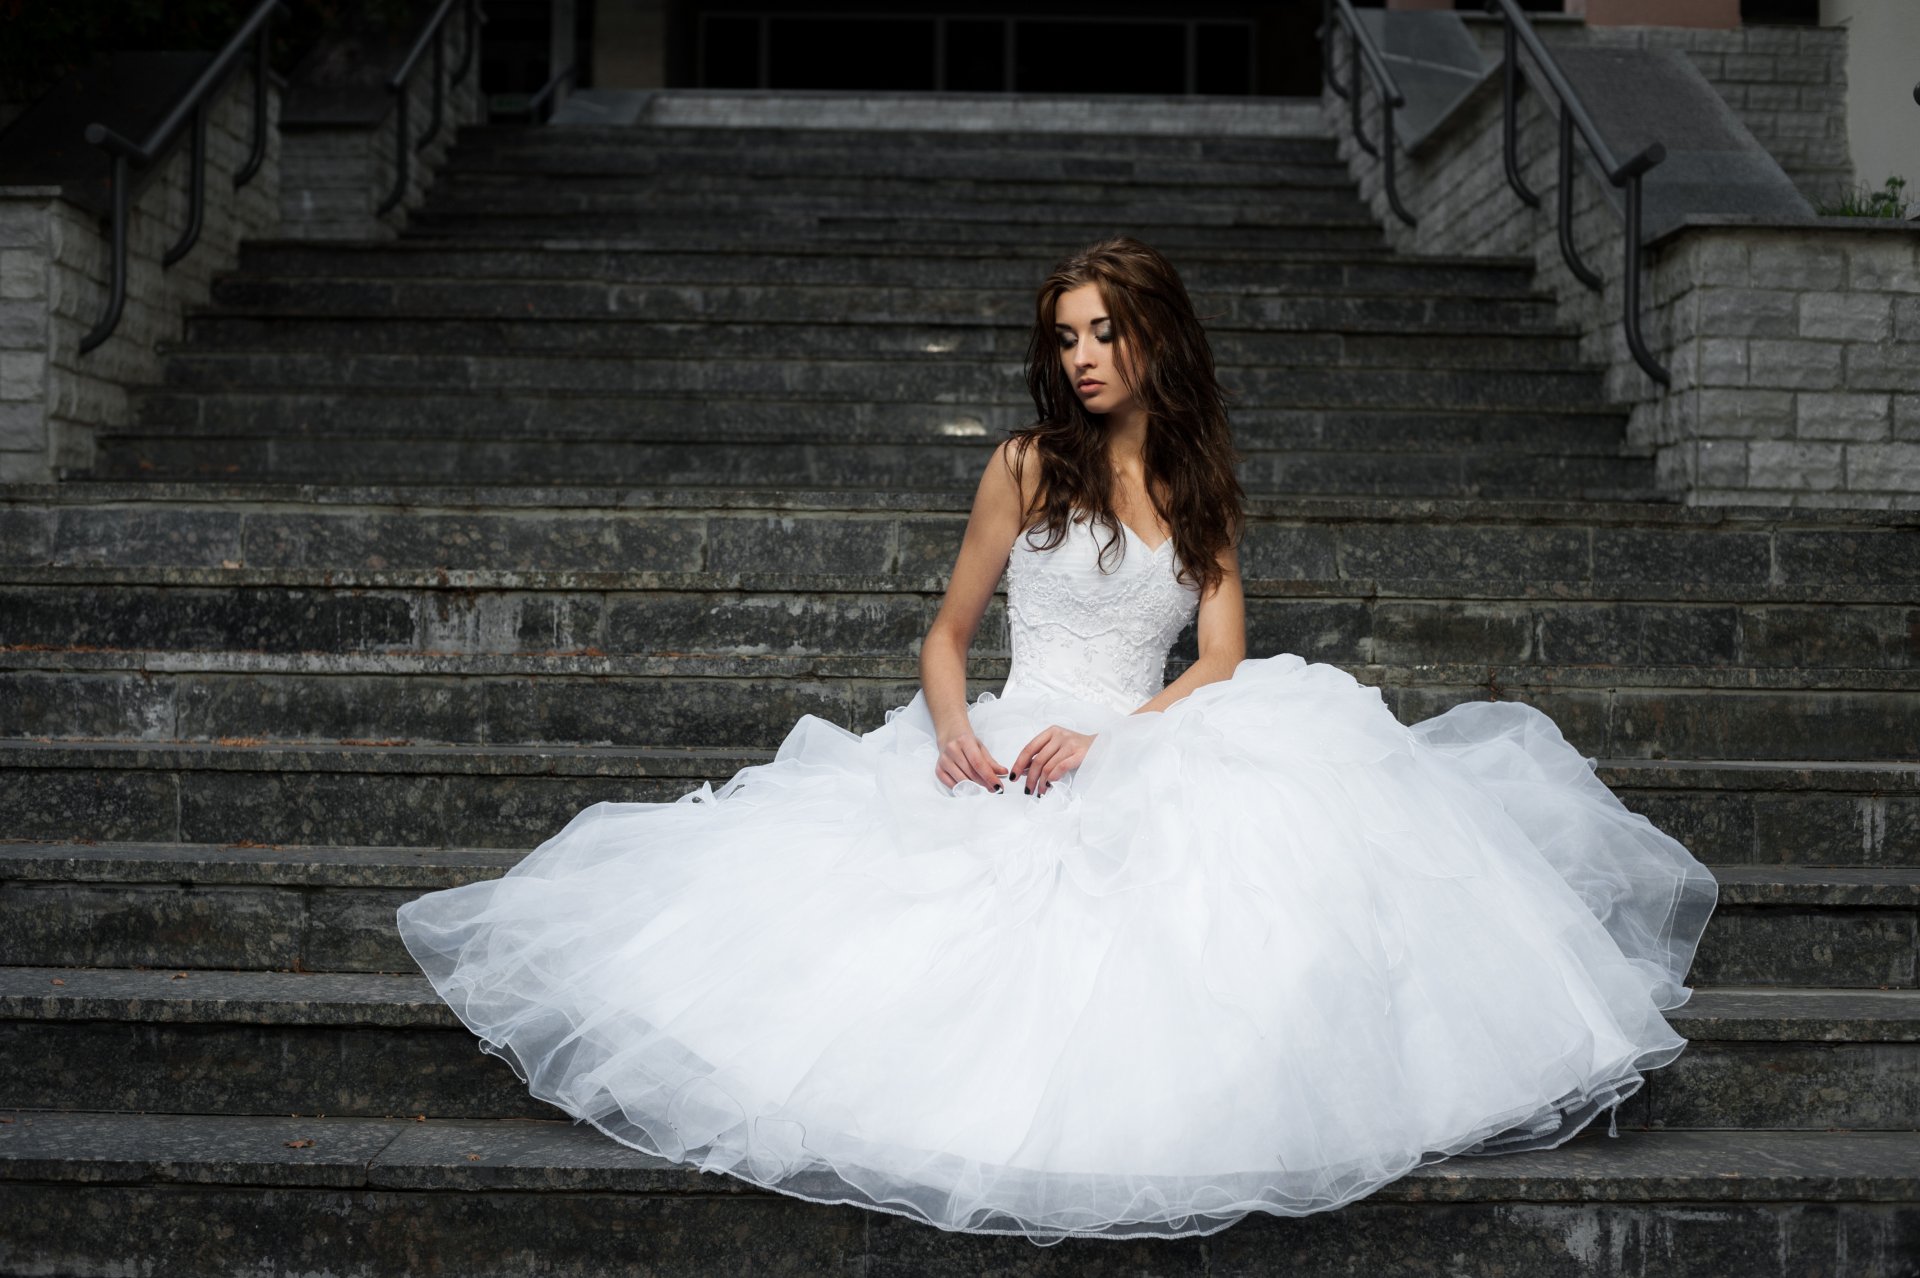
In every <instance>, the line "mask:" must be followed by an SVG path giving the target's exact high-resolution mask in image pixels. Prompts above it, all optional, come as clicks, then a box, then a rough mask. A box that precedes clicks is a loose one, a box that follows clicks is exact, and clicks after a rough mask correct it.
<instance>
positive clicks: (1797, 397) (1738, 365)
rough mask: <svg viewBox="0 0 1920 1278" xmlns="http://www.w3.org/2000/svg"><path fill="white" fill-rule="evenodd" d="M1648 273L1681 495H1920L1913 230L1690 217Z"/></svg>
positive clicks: (1801, 500) (1867, 502) (1667, 439)
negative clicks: (1667, 370)
mask: <svg viewBox="0 0 1920 1278" xmlns="http://www.w3.org/2000/svg"><path fill="white" fill-rule="evenodd" d="M1658 279H1659V282H1660V288H1661V293H1660V295H1659V296H1657V297H1656V299H1655V301H1656V303H1657V304H1658V306H1659V307H1660V309H1661V311H1662V312H1663V315H1662V321H1663V322H1662V327H1663V329H1664V330H1666V331H1667V332H1669V333H1670V334H1671V339H1672V340H1671V347H1672V357H1673V360H1674V363H1675V367H1674V384H1675V387H1676V390H1677V391H1678V393H1677V394H1671V395H1668V396H1666V397H1665V398H1664V399H1663V401H1662V403H1661V406H1660V407H1661V411H1660V413H1659V414H1658V417H1657V419H1656V420H1657V427H1656V429H1657V430H1658V431H1659V433H1660V437H1661V439H1662V440H1663V441H1664V442H1663V445H1662V446H1663V447H1664V448H1665V449H1667V450H1668V451H1670V452H1678V453H1679V454H1680V455H1679V456H1677V457H1676V458H1675V460H1674V465H1675V466H1676V467H1677V473H1676V475H1675V476H1674V478H1675V479H1676V480H1680V479H1684V480H1685V482H1686V485H1687V487H1688V490H1689V493H1690V496H1691V498H1692V500H1694V501H1695V502H1698V503H1702V504H1707V503H1725V502H1746V501H1755V500H1759V501H1768V502H1778V503H1782V504H1791V505H1796V506H1867V507H1898V508H1903V509H1915V508H1920V232H1916V231H1914V230H1909V229H1907V228H1903V227H1899V226H1897V225H1896V226H1887V225H1876V224H1873V223H1871V222H1866V223H1861V224H1859V225H1857V226H1854V227H1851V228H1845V227H1816V228H1806V227H1779V228H1761V227H1752V228H1746V227H1688V228H1685V229H1683V230H1681V231H1679V232H1677V233H1676V234H1674V235H1672V236H1670V237H1668V239H1667V240H1666V242H1665V243H1663V244H1662V245H1661V246H1660V265H1659V268H1658ZM1682 387H1684V388H1685V389H1684V390H1682V389H1680V388H1682Z"/></svg>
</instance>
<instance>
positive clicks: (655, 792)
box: [0, 740, 1920, 866]
mask: <svg viewBox="0 0 1920 1278" xmlns="http://www.w3.org/2000/svg"><path fill="white" fill-rule="evenodd" d="M770 757H771V752H769V751H765V750H741V749H737V748H736V749H698V748H692V747H687V746H676V747H673V748H667V749H649V748H639V747H619V746H582V745H572V746H522V747H510V746H500V745H488V746H428V745H410V744H406V743H404V742H392V741H375V740H356V741H350V742H340V741H314V742H292V743H283V744H268V743H263V742H248V741H245V740H230V741H225V742H200V743H191V742H139V741H90V742H67V741H61V742H55V741H21V740H13V741H0V830H4V831H6V833H7V835H8V836H9V837H12V838H16V839H42V840H45V839H105V840H121V841H126V840H134V841H154V842H167V843H248V844H256V843H289V844H339V845H375V846H406V847H418V846H447V845H452V846H465V847H484V848H516V847H532V846H534V845H535V844H537V843H539V842H540V841H541V840H542V839H545V838H547V837H549V836H550V835H552V834H553V833H554V832H555V831H557V830H559V829H560V828H561V827H562V826H563V825H565V824H566V823H567V821H568V820H570V819H571V818H572V817H573V816H574V815H575V814H576V813H578V812H579V811H580V810H581V809H582V808H585V807H587V806H589V805H591V804H594V803H600V802H615V803H642V802H653V803H664V802H672V801H673V800H675V799H678V798H680V797H681V796H682V795H685V794H687V793H689V792H691V791H693V790H697V789H699V788H700V786H701V785H702V784H705V783H712V784H714V785H718V784H720V783H722V782H724V781H726V780H727V779H728V778H729V777H731V776H733V775H734V774H735V773H736V772H738V771H739V770H740V769H741V768H743V767H750V766H752V765H754V764H758V763H765V762H766V761H767V760H768V759H769V758H770ZM1599 775H1600V778H1601V779H1602V780H1603V781H1604V782H1605V783H1606V784H1607V785H1608V786H1610V787H1612V788H1613V789H1614V791H1615V792H1616V793H1618V794H1619V795H1620V797H1621V800H1622V801H1623V802H1624V803H1626V804H1627V806H1628V807H1630V808H1632V809H1634V810H1635V811H1638V812H1642V813H1644V814H1645V815H1646V816H1648V817H1649V818H1650V819H1651V820H1653V821H1654V823H1655V824H1657V825H1658V826H1659V827H1660V828H1661V829H1663V830H1666V831H1667V832H1668V833H1670V834H1672V835H1673V837H1675V838H1676V839H1679V840H1680V841H1681V842H1682V843H1684V844H1686V846H1687V847H1688V849H1689V850H1690V851H1692V852H1693V854H1694V855H1695V856H1697V857H1699V858H1700V859H1702V860H1703V861H1707V862H1710V863H1727V864H1745V863H1751V864H1761V865H1772V864H1798V865H1901V866H1910V865H1920V763H1915V762H1880V761H1872V760H1855V761H1845V760H1828V761H1808V760H1779V761H1745V762H1738V761H1724V760H1723V761H1713V762H1673V761H1666V760H1648V759H1618V760H1603V761H1602V763H1601V767H1600V772H1599Z"/></svg>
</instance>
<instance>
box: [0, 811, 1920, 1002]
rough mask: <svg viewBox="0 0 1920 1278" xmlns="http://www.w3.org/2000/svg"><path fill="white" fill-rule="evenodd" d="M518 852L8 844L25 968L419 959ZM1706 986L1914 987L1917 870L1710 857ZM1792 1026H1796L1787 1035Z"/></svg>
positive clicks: (335, 967)
mask: <svg viewBox="0 0 1920 1278" xmlns="http://www.w3.org/2000/svg"><path fill="white" fill-rule="evenodd" d="M519 856H520V853H519V852H518V851H513V850H500V851H492V850H478V849H469V850H434V849H420V848H408V849H383V848H378V847H367V848H333V847H297V846H295V847H281V846H264V847H263V846H259V845H248V846H242V847H220V846H196V845H185V846H183V845H163V844H135V845H131V846H129V845H124V844H108V845H101V844H93V843H89V844H73V843H70V842H69V843H57V844H47V843H34V842H22V843H0V925H3V926H4V929H5V932H6V935H7V936H8V937H9V938H10V939H9V946H8V951H7V957H8V960H9V961H10V962H12V963H15V964H21V965H46V966H76V965H85V966H90V967H186V968H229V967H230V968H245V969H265V968H281V969H292V970H296V971H317V972H338V971H346V972H380V971H411V970H412V965H411V962H410V960H409V959H408V958H407V956H406V952H405V950H404V949H403V948H402V947H401V945H400V943H399V938H398V937H397V935H396V934H395V932H394V930H393V910H394V908H395V907H396V906H398V905H399V904H400V903H401V902H403V901H406V900H409V899H411V898H412V897H413V896H415V895H417V894H418V893H420V892H423V891H429V890H436V889H439V888H444V887H451V886H456V885H458V884H460V883H467V882H473V881H476V880H479V879H489V878H494V877H497V876H498V875H500V874H502V873H504V872H505V871H506V870H507V869H508V868H509V867H510V866H511V865H512V864H513V863H514V862H515V861H517V860H518V858H519ZM1714 873H1715V875H1716V876H1717V877H1718V878H1719V879H1720V882H1721V889H1720V904H1719V907H1718V909H1717V911H1716V913H1715V915H1714V918H1713V922H1712V923H1711V924H1710V926H1709V928H1708V931H1707V936H1706V940H1705V942H1704V944H1703V945H1702V948H1701V951H1700V954H1699V956H1698V958H1697V960H1696V962H1695V965H1694V971H1693V980H1694V981H1695V982H1696V983H1706V984H1731V983H1738V984H1742V985H1750V986H1802V985H1831V986H1836V987H1850V988H1865V989H1875V988H1903V989H1912V988H1914V987H1915V986H1916V984H1920V979H1917V974H1916V947H1920V868H1915V867H1911V866H1905V867H1900V866H1896V867H1888V866H1872V867H1838V868H1835V867H1820V868H1810V867H1800V866H1782V865H1765V866H1752V865H1734V866H1719V867H1715V870H1714ZM1789 1037H1791V1036H1789Z"/></svg>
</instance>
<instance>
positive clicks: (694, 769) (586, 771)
mask: <svg viewBox="0 0 1920 1278" xmlns="http://www.w3.org/2000/svg"><path fill="white" fill-rule="evenodd" d="M773 755H774V752H773V751H772V750H771V749H754V748H747V747H738V746H672V747H663V746H651V745H648V746H637V745H563V744H554V743H536V744H504V745H503V744H487V745H476V744H458V743H456V744H434V745H416V744H414V743H412V742H409V741H393V742H373V741H338V740H290V741H264V740H257V739H232V738H229V739H224V740H218V741H139V740H129V739H125V738H99V739H92V740H87V739H80V738H71V739H67V738H63V739H58V740H55V739H50V738H36V739H26V738H19V737H11V738H6V737H0V766H8V767H21V766H40V767H94V766H135V767H139V766H159V767H176V766H184V767H193V768H202V769H232V770H236V771H292V770H300V771H326V772H362V771H365V772H434V773H446V774H455V775H473V776H617V777H650V776H658V777H671V778H688V779H690V780H693V781H695V782H697V781H699V780H703V779H707V778H716V777H717V778H724V777H726V776H730V775H731V774H732V773H734V772H736V771H738V770H739V769H741V768H744V767H749V766H752V765H754V764H758V763H766V762H768V761H769V760H771V759H772V758H773ZM1597 766H1598V775H1599V777H1600V779H1601V780H1602V781H1604V782H1606V784H1607V785H1609V786H1613V787H1616V788H1618V787H1623V786H1625V787H1632V788H1636V789H1638V788H1660V789H1687V790H1741V791H1746V790H1772V791H1789V792H1791V791H1796V790H1809V789H1817V790H1856V789H1858V790H1872V791H1876V792H1878V791H1886V792H1889V793H1897V794H1907V793H1920V760H1912V761H1904V760H1888V759H1815V760H1801V759H1724V760H1723V759H1687V760H1675V759H1636V758H1618V759H1616V758H1600V759H1598V760H1597Z"/></svg>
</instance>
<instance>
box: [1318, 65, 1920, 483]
mask: <svg viewBox="0 0 1920 1278" xmlns="http://www.w3.org/2000/svg"><path fill="white" fill-rule="evenodd" d="M1663 34H1664V35H1666V36H1677V35H1682V34H1685V35H1695V34H1698V35H1703V36H1704V35H1720V36H1724V35H1726V34H1729V33H1714V32H1706V33H1677V32H1666V33H1663ZM1746 34H1747V35H1748V36H1753V35H1756V34H1762V32H1748V33H1746ZM1771 34H1779V33H1771ZM1787 34H1792V33H1787ZM1737 65H1741V66H1744V65H1745V64H1737ZM1774 66H1775V68H1776V71H1777V69H1778V62H1777V61H1776V63H1775V64H1774ZM1724 73H1725V68H1724V65H1723V68H1722V74H1724ZM1548 102H1549V99H1548V98H1547V97H1546V96H1545V95H1543V94H1542V93H1539V92H1532V93H1528V94H1526V95H1524V96H1523V97H1522V99H1521V110H1520V119H1521V143H1520V165H1521V170H1522V173H1523V176H1524V178H1525V180H1526V182H1527V185H1528V186H1530V187H1531V188H1532V189H1533V190H1535V191H1537V192H1539V193H1540V194H1541V196H1542V200H1543V207H1542V208H1541V209H1538V210H1535V209H1530V208H1528V207H1526V206H1525V205H1523V204H1522V203H1521V202H1520V201H1519V199H1518V198H1517V197H1515V196H1514V194H1513V193H1512V191H1511V190H1510V189H1509V188H1508V186H1507V182H1506V178H1505V173H1504V169H1503V167H1502V164H1501V159H1500V151H1501V132H1500V124H1501V122H1500V97H1499V93H1498V91H1497V88H1491V89H1490V91H1489V90H1487V89H1483V91H1482V92H1481V93H1480V95H1479V96H1477V97H1475V98H1473V99H1471V100H1470V101H1469V102H1468V103H1467V104H1466V105H1465V106H1464V107H1462V108H1461V109H1460V110H1458V111H1457V112H1456V113H1455V114H1454V116H1453V117H1452V118H1451V119H1449V120H1448V121H1447V122H1445V123H1444V124H1443V125H1442V126H1441V128H1440V129H1439V130H1438V131H1437V132H1436V133H1435V134H1434V136H1433V137H1431V138H1430V139H1428V141H1427V142H1426V144H1425V145H1424V146H1423V147H1422V148H1421V150H1420V152H1419V154H1417V155H1414V156H1407V155H1402V156H1401V157H1400V190H1401V195H1402V200H1403V202H1404V203H1405V204H1406V205H1407V207H1408V208H1409V210H1410V211H1411V212H1412V213H1413V214H1414V215H1415V216H1416V217H1417V218H1418V219H1419V225H1418V227H1417V228H1413V229H1409V228H1406V227H1405V226H1403V225H1402V224H1401V223H1400V222H1399V221H1398V220H1397V219H1395V218H1394V217H1393V216H1392V215H1391V213H1390V212H1388V210H1387V205H1386V201H1385V196H1384V193H1383V192H1382V189H1381V181H1380V165H1379V162H1378V161H1377V160H1374V159H1371V158H1370V157H1368V156H1366V155H1365V154H1364V153H1363V152H1361V151H1360V150H1359V148H1357V147H1356V146H1355V145H1354V144H1353V140H1352V137H1351V135H1350V133H1349V132H1348V116H1347V114H1346V106H1345V104H1344V103H1342V102H1340V101H1338V100H1337V99H1334V98H1332V97H1331V96H1330V95H1329V97H1328V98H1327V99H1326V101H1325V103H1324V104H1323V105H1324V106H1325V108H1326V110H1325V118H1326V120H1327V123H1328V126H1329V127H1330V128H1331V130H1332V131H1333V132H1334V134H1335V136H1336V137H1338V138H1339V140H1340V146H1341V153H1342V155H1343V156H1344V157H1345V158H1346V160H1347V162H1348V164H1349V166H1350V168H1351V170H1352V171H1353V172H1354V174H1355V175H1356V177H1357V178H1358V180H1359V182H1360V185H1361V190H1362V193H1363V194H1364V195H1365V196H1366V197H1367V199H1368V200H1369V202H1370V204H1371V206H1372V208H1373V210H1374V212H1375V215H1376V216H1377V217H1379V218H1380V219H1381V220H1382V223H1383V224H1384V225H1385V226H1386V228H1387V231H1388V234H1389V236H1390V238H1391V239H1392V240H1393V242H1394V244H1395V246H1396V247H1397V248H1399V249H1401V250H1403V251H1408V252H1414V253H1422V254H1469V255H1479V256H1487V255H1491V256H1505V257H1518V258H1523V259H1526V260H1529V261H1531V262H1532V263H1533V264H1534V266H1535V268H1536V271H1537V279H1538V281H1539V284H1540V286H1541V287H1542V288H1543V289H1544V290H1546V291H1548V292H1550V293H1551V294H1552V295H1553V296H1554V298H1555V299H1556V301H1557V302H1558V304H1559V309H1560V313H1561V316H1562V318H1563V319H1564V320H1566V321H1567V322H1569V323H1570V324H1571V325H1573V326H1574V327H1575V329H1576V330H1577V331H1578V332H1579V334H1580V343H1581V353H1582V356H1583V358H1585V359H1587V360H1590V361H1592V362H1594V363H1597V364H1599V365H1601V366H1602V367H1603V368H1604V369H1605V370H1606V393H1607V395H1608V398H1609V399H1610V400H1611V401H1612V402H1614V403H1618V404H1622V405H1626V406H1628V407H1629V408H1630V409H1631V417H1630V421H1629V437H1630V440H1631V441H1632V442H1633V443H1634V444H1636V445H1639V446H1642V447H1645V448H1648V449H1650V450H1651V451H1652V452H1653V454H1654V456H1655V459H1656V465H1657V473H1658V476H1659V481H1660V483H1661V484H1662V486H1664V487H1666V488H1668V489H1670V490H1672V491H1674V492H1676V493H1679V494H1682V495H1684V497H1685V498H1686V500H1688V501H1690V502H1694V503H1699V504H1712V503H1728V502H1768V503H1780V504H1790V505H1803V506H1874V507H1895V506H1897V507H1903V508H1911V507H1916V506H1920V431H1916V430H1915V416H1916V404H1915V401H1914V396H1915V395H1916V394H1920V319H1917V318H1916V313H1915V307H1916V306H1920V264H1917V262H1916V257H1915V253H1916V244H1917V243H1920V228H1906V227H1901V226H1899V225H1894V226H1887V225H1885V224H1873V223H1863V222H1860V221H1856V220H1850V219H1808V220H1806V221H1805V222H1803V223H1799V224H1795V225H1793V226H1789V227H1775V228H1764V227H1752V226H1725V225H1722V226H1693V227H1689V228H1686V229H1684V230H1682V231H1680V232H1678V233H1676V234H1674V235H1671V236H1669V237H1668V238H1667V239H1666V241H1665V242H1663V243H1661V244H1658V245H1655V246H1653V247H1652V248H1651V250H1650V252H1649V254H1648V256H1647V259H1646V262H1647V269H1646V275H1645V278H1644V280H1643V289H1644V300H1643V312H1642V315H1643V329H1644V332H1645V334H1646V338H1647V341H1648V344H1649V346H1651V347H1652V349H1653V351H1654V353H1655V355H1656V357H1657V358H1659V359H1660V361H1661V362H1662V363H1664V364H1665V365H1666V366H1667V367H1668V368H1669V369H1670V370H1671V371H1672V373H1673V386H1672V387H1671V389H1668V390H1665V391H1662V390H1661V389H1660V388H1659V387H1658V386H1657V385H1656V384H1655V383H1654V382H1653V381H1652V379H1651V378H1649V377H1647V376H1646V375H1645V374H1644V373H1643V372H1642V371H1641V370H1640V368H1639V366H1638V365H1637V364H1635V363H1634V362H1633V359H1632V357H1631V355H1630V353H1629V352H1628V350H1627V346H1626V337H1625V331H1624V328H1623V325H1622V322H1621V320H1622V314H1623V296H1622V279H1623V276H1624V270H1623V267H1624V251H1625V240H1624V235H1623V229H1622V226H1621V220H1620V217H1619V215H1618V214H1617V213H1615V212H1614V210H1613V207H1612V205H1611V204H1610V203H1609V202H1608V201H1607V200H1606V198H1605V197H1604V196H1603V194H1602V187H1601V182H1602V179H1600V178H1598V177H1596V176H1595V175H1594V174H1593V172H1592V171H1591V170H1590V169H1588V168H1587V167H1586V166H1585V165H1581V166H1580V167H1579V168H1578V171H1577V172H1576V174H1575V179H1574V180H1575V197H1574V219H1573V227H1574V233H1573V238H1574V242H1575V245H1576V247H1577V248H1578V249H1579V251H1580V253H1581V256H1582V257H1583V258H1584V260H1585V261H1586V262H1587V263H1588V265H1590V266H1591V267H1593V268H1594V269H1595V270H1597V271H1598V272H1599V273H1600V275H1601V276H1602V277H1603V279H1604V281H1605V287H1604V289H1603V290H1602V291H1600V292H1593V291H1591V290H1589V289H1588V288H1587V287H1586V286H1585V285H1583V284H1581V283H1580V282H1579V281H1578V280H1577V279H1576V278H1575V277H1574V276H1573V274H1572V272H1571V271H1570V270H1569V269H1568V268H1567V267H1566V265H1565V263H1564V262H1563V260H1562V258H1561V255H1560V249H1559V245H1558V241H1557V238H1556V231H1555V223H1554V203H1555V201H1554V191H1555V186H1556V181H1557V160H1556V157H1557V139H1556V135H1555V130H1554V127H1553V121H1552V117H1551V116H1550V115H1549V113H1548V106H1547V104H1548ZM1377 109H1378V108H1377V104H1375V103H1374V102H1373V101H1372V100H1371V97H1369V102H1368V109H1367V113H1366V119H1367V122H1368V126H1369V128H1372V127H1373V122H1374V121H1375V120H1377V118H1378V117H1377ZM1756 140H1758V139H1756Z"/></svg>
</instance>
